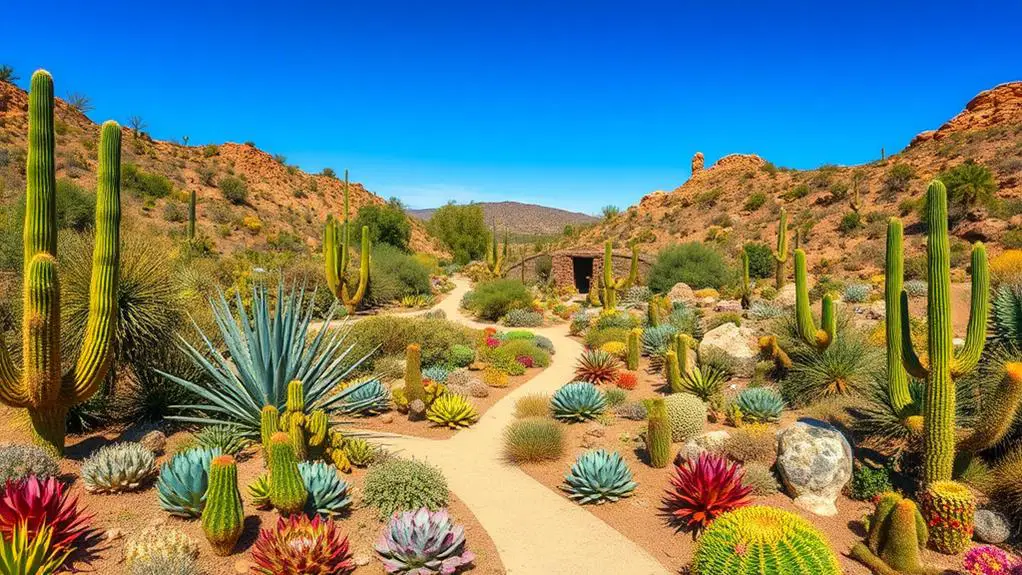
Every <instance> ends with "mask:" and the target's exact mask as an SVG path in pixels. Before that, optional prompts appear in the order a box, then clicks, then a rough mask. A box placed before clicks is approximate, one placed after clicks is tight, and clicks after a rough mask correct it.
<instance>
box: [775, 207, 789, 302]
mask: <svg viewBox="0 0 1022 575" xmlns="http://www.w3.org/2000/svg"><path fill="white" fill-rule="evenodd" d="M773 256H774V264H775V266H774V267H775V271H774V273H775V282H774V286H775V287H776V288H777V289H781V288H782V287H784V277H785V272H784V266H785V264H786V263H788V212H787V210H785V209H784V208H781V220H780V222H779V223H778V224H777V249H776V250H774V253H773Z"/></svg>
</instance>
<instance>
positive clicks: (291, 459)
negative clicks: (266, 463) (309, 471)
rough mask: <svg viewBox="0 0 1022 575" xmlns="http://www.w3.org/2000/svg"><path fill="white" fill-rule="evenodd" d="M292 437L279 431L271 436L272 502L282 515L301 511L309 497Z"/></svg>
mask: <svg viewBox="0 0 1022 575" xmlns="http://www.w3.org/2000/svg"><path fill="white" fill-rule="evenodd" d="M308 495H309V494H308V492H306V491H305V484H304V483H303V482H302V476H301V473H299V471H298V460H297V459H296V458H295V450H294V447H293V446H292V444H291V438H290V437H289V436H288V434H286V433H284V432H277V433H274V434H273V437H271V438H270V503H271V504H272V505H273V507H274V508H275V509H276V510H277V511H279V512H280V513H281V514H282V515H293V514H295V513H299V512H300V511H301V510H302V508H303V507H305V500H306V498H307V497H308Z"/></svg>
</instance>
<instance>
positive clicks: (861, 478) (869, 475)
mask: <svg viewBox="0 0 1022 575" xmlns="http://www.w3.org/2000/svg"><path fill="white" fill-rule="evenodd" d="M893 489H894V487H893V486H892V485H891V472H890V470H889V469H887V468H886V467H872V466H869V465H866V464H863V463H858V464H856V466H855V468H854V469H853V470H852V481H851V482H850V483H849V484H848V494H849V496H850V497H851V498H852V499H855V500H856V501H869V500H871V499H873V498H874V497H876V496H877V495H880V494H881V493H887V492H888V491H892V490H893Z"/></svg>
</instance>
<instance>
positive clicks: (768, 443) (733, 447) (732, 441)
mask: <svg viewBox="0 0 1022 575" xmlns="http://www.w3.org/2000/svg"><path fill="white" fill-rule="evenodd" d="M723 449H724V454H725V455H727V456H728V457H729V458H731V459H733V460H735V461H740V462H742V463H762V464H763V465H766V466H768V467H769V466H771V465H773V463H774V459H776V458H777V437H776V435H775V432H774V429H772V428H771V427H769V426H767V425H763V424H749V425H743V426H742V427H739V428H738V429H735V430H732V431H730V432H729V433H728V438H727V440H726V441H725V442H724V447H723Z"/></svg>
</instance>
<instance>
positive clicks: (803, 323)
mask: <svg viewBox="0 0 1022 575" xmlns="http://www.w3.org/2000/svg"><path fill="white" fill-rule="evenodd" d="M821 305H822V310H821V314H820V323H821V327H820V328H819V329H817V327H816V323H815V322H814V321H813V312H812V311H811V310H810V309H809V284H808V280H807V279H806V253H805V252H804V251H802V250H795V314H796V316H795V317H796V320H797V323H798V334H799V337H801V338H802V340H803V341H805V342H806V343H807V344H809V345H814V346H816V347H817V348H818V349H820V350H821V351H822V350H825V349H827V348H828V347H830V344H832V343H834V337H835V335H836V332H837V315H836V314H835V313H834V300H833V297H832V296H831V295H830V294H829V293H827V294H824V295H823V302H822V304H821Z"/></svg>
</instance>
